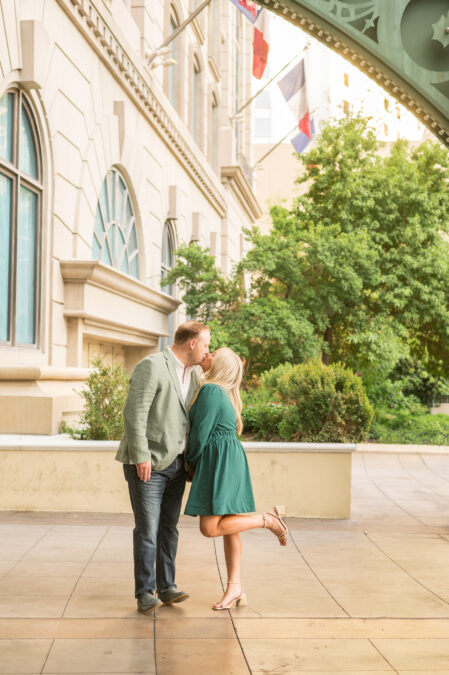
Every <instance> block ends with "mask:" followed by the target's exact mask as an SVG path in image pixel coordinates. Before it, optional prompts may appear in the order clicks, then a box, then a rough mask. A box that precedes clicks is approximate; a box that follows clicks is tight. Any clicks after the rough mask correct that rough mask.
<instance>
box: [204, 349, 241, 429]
mask: <svg viewBox="0 0 449 675" xmlns="http://www.w3.org/2000/svg"><path fill="white" fill-rule="evenodd" d="M242 377H243V363H242V360H241V358H240V357H239V356H238V355H237V354H236V353H235V352H234V351H232V349H229V347H221V348H220V349H217V351H216V352H215V353H214V356H213V359H212V365H211V367H210V369H209V370H208V371H207V373H206V374H205V376H204V379H203V384H218V385H219V386H220V387H223V389H225V390H226V391H227V392H228V394H229V398H230V399H231V403H232V405H233V408H234V410H235V416H236V418H237V433H238V434H241V433H242V431H243V422H242V399H241V398H240V384H241V382H242ZM197 396H198V393H197V394H196V396H195V397H194V399H193V401H192V405H193V403H194V402H195V399H196V397H197Z"/></svg>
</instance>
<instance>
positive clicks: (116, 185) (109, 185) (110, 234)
mask: <svg viewBox="0 0 449 675" xmlns="http://www.w3.org/2000/svg"><path fill="white" fill-rule="evenodd" d="M92 258H93V259H94V260H100V261H101V262H103V263H106V265H111V266H112V267H115V268H116V269H119V270H120V271H121V272H125V274H130V275H131V276H133V277H135V278H136V279H138V278H139V248H138V244H137V232H136V219H135V217H134V211H133V207H132V204H131V198H130V196H129V192H128V188H127V187H126V183H125V181H124V179H123V176H122V175H121V173H120V172H119V171H118V170H117V169H111V170H110V171H108V173H107V175H106V178H105V179H104V181H103V185H102V186H101V190H100V197H99V199H98V203H97V211H96V213H95V226H94V236H93V242H92Z"/></svg>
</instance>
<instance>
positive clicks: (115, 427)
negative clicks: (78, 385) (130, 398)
mask: <svg viewBox="0 0 449 675" xmlns="http://www.w3.org/2000/svg"><path fill="white" fill-rule="evenodd" d="M128 388H129V378H128V375H127V373H126V371H125V370H124V368H123V367H122V366H120V365H115V366H113V365H108V364H106V363H104V361H103V359H101V358H100V357H99V356H96V357H95V358H94V359H93V360H92V371H91V372H90V374H89V377H88V378H87V380H86V383H85V388H84V389H82V390H81V392H80V395H81V398H82V399H83V401H84V407H83V412H82V414H81V417H80V421H79V427H78V428H73V427H70V426H68V425H67V424H64V423H63V424H62V426H61V431H62V432H66V433H69V434H70V435H71V436H72V438H77V439H82V440H92V441H117V440H119V439H120V438H121V437H122V435H123V408H124V405H125V401H126V397H127V395H128Z"/></svg>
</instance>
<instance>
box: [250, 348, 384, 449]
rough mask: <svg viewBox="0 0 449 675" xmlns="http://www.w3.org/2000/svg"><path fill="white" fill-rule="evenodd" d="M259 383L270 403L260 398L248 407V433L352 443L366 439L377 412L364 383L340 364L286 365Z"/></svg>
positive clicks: (298, 439) (286, 438)
mask: <svg viewBox="0 0 449 675" xmlns="http://www.w3.org/2000/svg"><path fill="white" fill-rule="evenodd" d="M260 381H261V389H262V391H263V390H264V386H263V385H264V383H265V384H266V387H267V389H268V391H269V393H270V395H271V397H272V398H271V402H266V401H263V396H264V394H260V396H261V400H260V402H258V403H257V402H254V403H253V404H252V405H247V406H246V407H245V408H244V412H243V419H244V421H245V424H246V425H247V426H246V427H245V431H251V432H252V433H256V435H259V437H263V436H265V437H266V438H267V436H277V437H278V438H281V439H283V440H288V441H301V442H342V443H348V442H356V441H361V440H364V439H365V438H366V437H367V435H368V430H369V428H370V425H371V422H372V419H373V414H374V413H373V408H372V406H371V404H370V402H369V400H368V397H367V395H366V393H365V390H364V388H363V384H362V381H361V378H360V377H358V376H357V375H355V374H354V373H352V372H351V371H350V370H348V369H347V368H344V366H342V365H341V364H338V363H337V364H332V365H330V366H325V365H324V364H323V363H322V362H321V361H320V360H319V359H312V360H310V361H308V362H307V363H301V364H298V365H295V366H291V365H288V364H282V365H281V366H279V367H278V368H272V369H271V370H270V371H267V372H266V373H264V374H263V375H262V376H261V378H260ZM277 404H281V405H277Z"/></svg>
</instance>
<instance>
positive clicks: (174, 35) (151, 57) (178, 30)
mask: <svg viewBox="0 0 449 675" xmlns="http://www.w3.org/2000/svg"><path fill="white" fill-rule="evenodd" d="M211 2H212V0H204V2H203V3H202V4H201V5H200V6H199V7H197V8H196V10H195V11H194V12H192V14H190V15H189V16H188V17H187V19H186V20H185V21H183V22H182V23H181V24H180V25H179V26H178V27H177V28H176V29H175V30H174V31H173V33H171V34H170V35H169V36H168V38H167V39H166V40H164V42H163V43H162V44H161V45H159V47H158V48H157V49H156V50H155V51H154V52H153V53H152V54H149V55H148V56H147V57H146V62H147V66H149V65H150V63H152V61H154V59H155V58H156V56H157V55H158V54H159V52H160V51H161V49H164V47H166V46H167V45H169V44H170V42H173V40H174V39H175V38H177V37H178V35H179V33H181V31H183V30H184V28H185V27H186V26H188V25H189V23H191V22H192V21H193V19H194V18H195V17H196V16H198V14H199V13H200V12H202V11H203V9H204V8H205V7H207V5H209V4H210V3H211Z"/></svg>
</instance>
